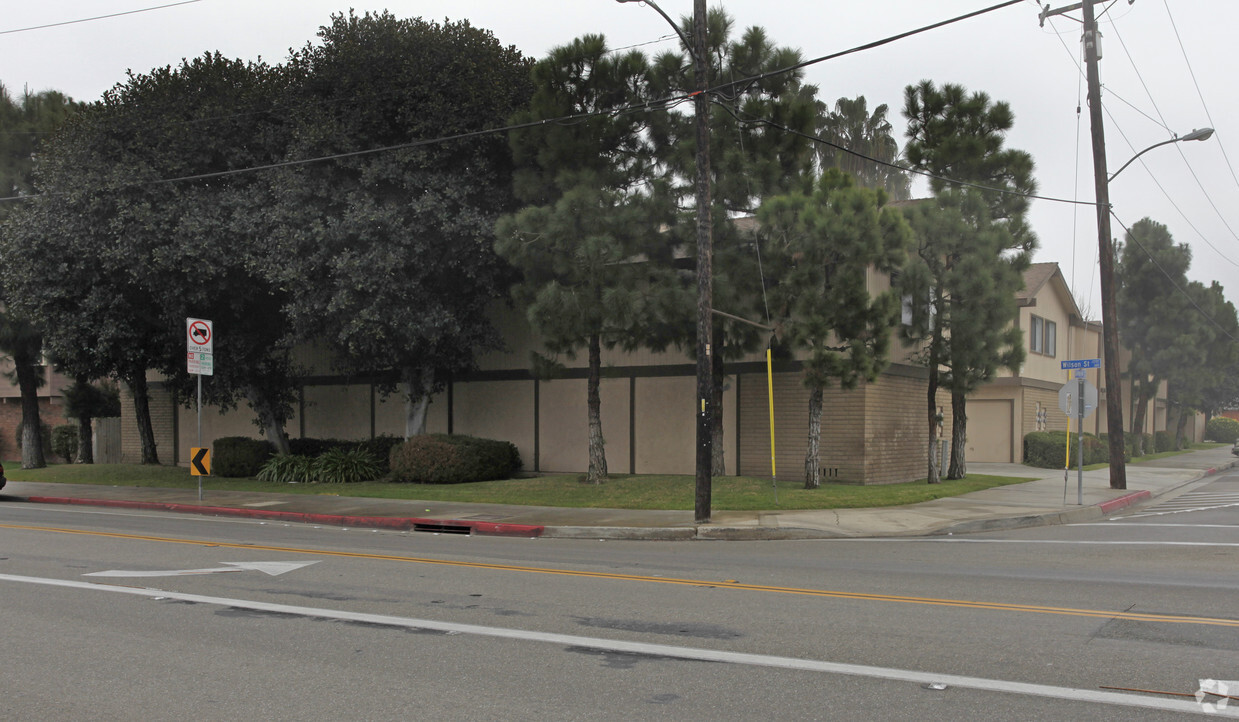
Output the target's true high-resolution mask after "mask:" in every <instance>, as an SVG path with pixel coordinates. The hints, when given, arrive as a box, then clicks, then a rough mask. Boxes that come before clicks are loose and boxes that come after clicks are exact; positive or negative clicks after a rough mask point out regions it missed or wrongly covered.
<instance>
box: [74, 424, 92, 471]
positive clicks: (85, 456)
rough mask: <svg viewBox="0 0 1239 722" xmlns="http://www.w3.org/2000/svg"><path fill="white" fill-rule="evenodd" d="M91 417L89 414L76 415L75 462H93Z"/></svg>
mask: <svg viewBox="0 0 1239 722" xmlns="http://www.w3.org/2000/svg"><path fill="white" fill-rule="evenodd" d="M92 422H93V419H91V418H90V417H89V416H81V417H78V420H77V458H76V459H74V460H73V463H75V464H93V463H95V434H94V424H93V423H92Z"/></svg>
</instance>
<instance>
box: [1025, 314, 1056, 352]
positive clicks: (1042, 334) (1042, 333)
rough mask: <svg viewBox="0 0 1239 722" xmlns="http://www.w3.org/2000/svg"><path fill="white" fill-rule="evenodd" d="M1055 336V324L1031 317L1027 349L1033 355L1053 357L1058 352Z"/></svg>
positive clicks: (1038, 317)
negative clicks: (1030, 350)
mask: <svg viewBox="0 0 1239 722" xmlns="http://www.w3.org/2000/svg"><path fill="white" fill-rule="evenodd" d="M1057 335H1058V326H1057V324H1055V323H1054V322H1053V321H1047V320H1045V319H1044V318H1041V317H1040V316H1033V317H1032V324H1031V326H1030V328H1029V334H1028V347H1029V348H1030V349H1032V352H1033V353H1040V354H1045V355H1046V356H1055V355H1057V352H1058V348H1057V345H1058V344H1057Z"/></svg>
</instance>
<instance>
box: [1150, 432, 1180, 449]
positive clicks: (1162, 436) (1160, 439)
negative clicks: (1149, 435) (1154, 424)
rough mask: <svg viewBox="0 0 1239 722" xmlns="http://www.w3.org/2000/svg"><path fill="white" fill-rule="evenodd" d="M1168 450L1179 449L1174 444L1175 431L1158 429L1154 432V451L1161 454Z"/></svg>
mask: <svg viewBox="0 0 1239 722" xmlns="http://www.w3.org/2000/svg"><path fill="white" fill-rule="evenodd" d="M1167 451H1178V449H1176V448H1175V446H1174V432H1173V431H1157V432H1154V434H1153V452H1154V453H1157V454H1161V453H1164V452H1167Z"/></svg>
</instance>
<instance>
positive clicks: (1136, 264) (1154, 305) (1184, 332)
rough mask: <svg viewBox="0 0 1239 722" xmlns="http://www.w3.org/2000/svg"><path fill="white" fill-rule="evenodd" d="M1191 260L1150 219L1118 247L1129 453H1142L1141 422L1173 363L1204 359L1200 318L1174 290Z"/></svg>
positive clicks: (1182, 285) (1181, 284) (1181, 282)
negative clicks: (1129, 398) (1131, 409)
mask: <svg viewBox="0 0 1239 722" xmlns="http://www.w3.org/2000/svg"><path fill="white" fill-rule="evenodd" d="M1191 263H1192V250H1191V248H1189V247H1188V246H1187V244H1184V243H1175V242H1174V238H1173V236H1171V234H1170V231H1169V230H1168V229H1167V228H1166V226H1164V225H1162V224H1161V223H1158V222H1156V221H1154V220H1152V219H1150V218H1142V219H1140V220H1139V221H1136V222H1135V223H1133V224H1132V226H1131V228H1130V229H1129V230H1128V232H1127V234H1126V236H1125V238H1124V242H1123V244H1122V248H1121V249H1120V251H1119V261H1118V268H1117V271H1118V274H1117V275H1118V277H1119V278H1120V279H1122V283H1120V284H1119V287H1118V292H1117V294H1116V296H1117V300H1118V311H1119V338H1120V340H1121V341H1122V342H1123V346H1125V347H1126V348H1127V349H1128V350H1129V351H1131V360H1130V361H1129V362H1128V365H1127V372H1128V377H1129V379H1130V380H1131V396H1132V403H1133V404H1134V407H1135V408H1134V412H1133V413H1132V419H1131V431H1132V444H1133V446H1132V453H1133V455H1135V456H1140V455H1142V454H1143V453H1144V434H1143V431H1144V425H1145V420H1146V419H1147V414H1148V406H1149V402H1150V401H1152V400H1153V399H1154V398H1155V397H1156V395H1157V389H1158V387H1159V386H1161V384H1162V382H1163V381H1165V380H1166V379H1167V378H1169V377H1170V376H1171V375H1172V374H1173V373H1174V370H1175V367H1176V366H1179V365H1182V366H1188V367H1196V366H1200V365H1202V364H1203V363H1204V361H1205V353H1206V350H1207V347H1205V346H1199V345H1197V343H1196V341H1197V340H1198V339H1197V335H1198V334H1197V326H1198V325H1199V323H1200V321H1201V320H1200V319H1199V317H1198V316H1197V315H1196V312H1195V311H1194V310H1193V309H1192V302H1191V299H1189V298H1188V297H1187V296H1185V295H1184V294H1185V292H1184V291H1181V290H1180V289H1185V288H1186V287H1187V285H1188V283H1187V269H1188V267H1189V266H1191ZM1201 332H1202V333H1204V332H1205V331H1203V329H1201Z"/></svg>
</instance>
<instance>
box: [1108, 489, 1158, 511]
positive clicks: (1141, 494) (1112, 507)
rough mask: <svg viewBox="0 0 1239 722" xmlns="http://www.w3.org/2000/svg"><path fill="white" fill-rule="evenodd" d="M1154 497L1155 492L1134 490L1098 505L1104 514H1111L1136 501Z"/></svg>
mask: <svg viewBox="0 0 1239 722" xmlns="http://www.w3.org/2000/svg"><path fill="white" fill-rule="evenodd" d="M1152 498H1153V494H1152V493H1150V492H1149V491H1147V490H1146V491H1133V492H1132V493H1130V494H1124V495H1122V496H1120V497H1118V498H1116V499H1110V500H1109V501H1103V502H1101V503H1100V504H1098V505H1097V506H1098V508H1100V509H1101V513H1102V514H1109V513H1110V512H1112V511H1117V510H1119V509H1122V508H1124V507H1128V506H1131V505H1132V504H1136V503H1139V502H1142V501H1145V500H1147V499H1152Z"/></svg>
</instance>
